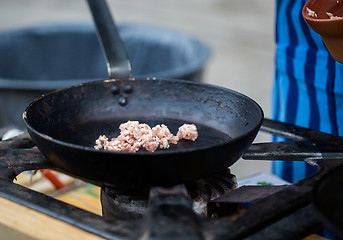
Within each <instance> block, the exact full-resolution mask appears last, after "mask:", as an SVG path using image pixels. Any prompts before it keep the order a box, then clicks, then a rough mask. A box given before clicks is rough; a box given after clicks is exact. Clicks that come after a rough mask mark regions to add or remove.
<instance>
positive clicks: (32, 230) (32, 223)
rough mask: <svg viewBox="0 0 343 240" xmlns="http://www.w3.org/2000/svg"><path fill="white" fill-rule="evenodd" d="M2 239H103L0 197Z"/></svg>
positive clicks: (0, 236)
mask: <svg viewBox="0 0 343 240" xmlns="http://www.w3.org/2000/svg"><path fill="white" fill-rule="evenodd" d="M0 233H1V234H0V240H2V239H11V240H19V239H20V240H22V239H26V240H31V239H42V240H43V239H44V240H48V239H56V240H60V239H68V240H73V239H75V240H76V239H77V240H79V239H87V240H93V239H94V240H98V239H103V238H101V237H99V236H96V235H94V234H91V233H88V232H86V231H83V230H81V229H79V228H77V227H75V226H72V225H70V224H67V223H65V222H63V221H60V220H58V219H55V218H52V217H50V216H47V215H45V214H42V213H40V212H37V211H35V210H32V209H30V208H27V207H25V206H22V205H20V204H17V203H14V202H12V201H9V200H7V199H5V198H1V197H0Z"/></svg>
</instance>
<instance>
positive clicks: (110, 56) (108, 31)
mask: <svg viewBox="0 0 343 240" xmlns="http://www.w3.org/2000/svg"><path fill="white" fill-rule="evenodd" d="M87 2H88V6H89V8H90V10H91V13H92V16H93V20H94V23H95V26H96V30H97V36H98V39H99V42H100V45H101V47H102V50H103V52H104V54H105V56H106V60H107V70H108V76H109V78H110V79H111V78H130V77H131V64H130V60H129V58H128V55H127V52H126V50H125V46H124V43H123V41H122V39H121V38H120V36H119V32H118V29H117V27H116V25H115V22H114V19H113V18H112V15H111V12H110V10H109V8H108V6H107V4H106V1H105V0H87Z"/></svg>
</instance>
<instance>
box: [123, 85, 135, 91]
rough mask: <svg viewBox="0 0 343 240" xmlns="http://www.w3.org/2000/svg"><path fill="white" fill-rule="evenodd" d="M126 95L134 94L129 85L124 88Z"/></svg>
mask: <svg viewBox="0 0 343 240" xmlns="http://www.w3.org/2000/svg"><path fill="white" fill-rule="evenodd" d="M123 90H124V93H132V92H133V87H132V86H131V85H129V84H127V85H125V86H124V88H123Z"/></svg>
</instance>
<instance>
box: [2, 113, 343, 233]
mask: <svg viewBox="0 0 343 240" xmlns="http://www.w3.org/2000/svg"><path fill="white" fill-rule="evenodd" d="M261 131H264V132H267V133H270V134H273V135H278V136H283V137H286V138H288V139H291V140H293V141H288V142H282V143H276V142H272V143H258V144H253V145H252V146H251V147H250V148H249V150H248V151H247V152H246V153H245V154H244V155H243V158H244V159H251V160H259V159H263V160H292V161H306V162H307V163H308V164H311V165H312V166H314V167H315V168H316V169H317V170H318V171H317V173H316V174H314V175H312V176H310V177H307V178H305V179H303V180H301V181H299V182H297V183H294V184H291V185H287V186H245V187H241V188H238V189H235V190H233V189H231V187H233V188H235V186H234V183H233V184H232V185H230V187H229V188H228V189H226V188H225V187H224V190H223V189H221V190H219V192H220V194H219V195H213V196H214V197H213V196H212V195H211V194H210V195H211V197H206V201H205V202H206V203H205V205H206V209H205V211H206V214H204V213H199V212H197V211H196V210H195V209H194V201H195V200H194V199H197V197H194V196H196V194H194V192H193V193H192V192H191V191H190V189H189V185H187V184H179V185H175V186H172V187H168V188H165V187H151V188H150V189H148V190H147V193H146V194H143V195H144V197H143V198H144V199H146V203H145V205H147V206H148V207H146V206H145V209H144V212H143V213H142V214H141V215H140V216H139V217H137V218H136V217H134V218H130V219H125V218H124V219H122V218H115V217H114V218H113V217H109V216H106V214H104V215H105V216H104V217H101V216H98V215H95V214H93V213H90V212H87V211H85V210H82V209H80V208H77V207H75V206H72V205H69V204H67V203H64V202H61V201H58V200H56V199H54V198H52V197H49V196H47V195H45V194H42V193H39V192H35V191H33V190H30V189H28V188H26V187H23V186H20V185H18V184H15V183H13V179H14V178H15V177H16V176H17V175H18V174H19V173H21V172H23V171H26V170H36V169H46V168H52V169H53V168H54V166H51V163H50V162H49V161H47V160H46V159H45V157H44V156H42V154H41V153H40V152H39V150H38V149H37V148H36V147H35V146H34V144H33V142H32V141H31V139H30V137H29V135H28V134H27V133H24V134H22V135H19V136H17V137H14V138H12V139H9V140H6V141H0V197H2V198H5V199H8V200H10V201H13V202H15V203H18V204H21V205H23V206H26V207H28V208H30V209H33V210H36V211H38V212H41V213H44V214H46V215H48V216H51V217H53V218H56V219H59V220H61V221H63V222H65V223H68V224H70V225H73V226H75V227H77V228H79V229H82V230H85V231H87V232H89V233H92V234H94V235H96V236H99V237H103V238H106V239H138V238H146V239H170V238H175V239H302V238H303V237H306V236H308V235H309V234H311V233H314V232H316V231H318V230H320V229H322V228H323V223H322V221H321V219H320V218H319V217H318V215H317V214H316V212H315V209H314V207H313V205H312V204H311V194H312V191H313V188H314V186H315V185H316V183H317V182H318V180H319V179H320V178H321V177H322V176H323V175H324V174H326V173H327V172H328V171H330V170H331V169H334V168H337V167H338V166H340V165H342V164H343V140H342V138H340V137H337V136H333V135H330V134H326V133H322V132H318V131H313V130H309V129H306V128H301V127H297V126H293V125H289V124H284V123H280V122H277V121H273V120H269V119H265V120H264V123H263V125H262V128H261ZM328 143H329V144H328ZM224 176H225V177H224V178H226V177H227V176H231V178H230V179H231V180H232V179H234V176H233V175H232V174H231V173H230V172H227V173H226V174H224ZM224 182H225V181H224ZM229 182H230V181H229ZM231 183H232V182H231ZM193 185H194V183H193ZM214 188H215V189H218V188H217V186H216V187H214ZM102 192H104V193H102V195H103V196H105V195H106V194H108V195H109V196H110V195H111V194H113V192H112V189H106V187H105V186H104V187H103V188H102ZM104 194H105V195H104ZM123 195H125V194H118V193H116V194H115V197H119V199H120V197H121V198H123ZM115 197H111V198H110V199H112V200H113V199H115ZM131 197H132V196H131ZM140 198H142V197H141V196H140Z"/></svg>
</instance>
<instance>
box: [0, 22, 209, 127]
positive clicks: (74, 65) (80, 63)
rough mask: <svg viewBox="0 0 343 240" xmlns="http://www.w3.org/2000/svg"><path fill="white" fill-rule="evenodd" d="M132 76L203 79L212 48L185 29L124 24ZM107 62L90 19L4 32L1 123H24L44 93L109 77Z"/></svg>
mask: <svg viewBox="0 0 343 240" xmlns="http://www.w3.org/2000/svg"><path fill="white" fill-rule="evenodd" d="M118 29H119V33H120V35H121V37H122V39H123V41H124V44H125V47H126V50H127V52H128V55H129V58H130V61H131V65H132V75H133V77H143V78H145V77H157V78H173V79H184V80H191V81H201V80H202V76H203V74H202V73H203V70H204V67H205V65H206V63H207V62H208V60H209V58H210V49H209V47H208V46H207V45H206V44H204V43H202V42H201V41H199V40H197V39H195V38H193V37H191V36H188V35H186V34H182V33H180V32H176V31H172V30H168V29H164V28H158V27H152V26H146V25H119V27H118ZM107 77H108V75H107V69H106V62H105V58H104V56H103V53H102V51H101V48H100V45H99V42H98V39H97V37H96V33H95V28H94V26H93V25H91V24H89V25H86V24H72V25H70V24H63V25H60V24H59V25H45V26H35V27H30V28H24V29H18V30H13V31H9V32H4V33H2V34H0V102H1V108H0V127H4V126H11V125H12V126H17V127H20V128H23V127H24V126H23V123H22V120H21V114H22V113H23V111H24V110H25V108H26V107H27V105H28V104H29V103H30V102H32V101H33V100H34V99H35V98H37V97H39V96H41V95H42V94H44V93H46V92H49V91H52V90H56V89H61V88H64V87H67V86H71V85H74V84H78V83H82V82H88V81H92V80H99V79H106V78H107Z"/></svg>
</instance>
